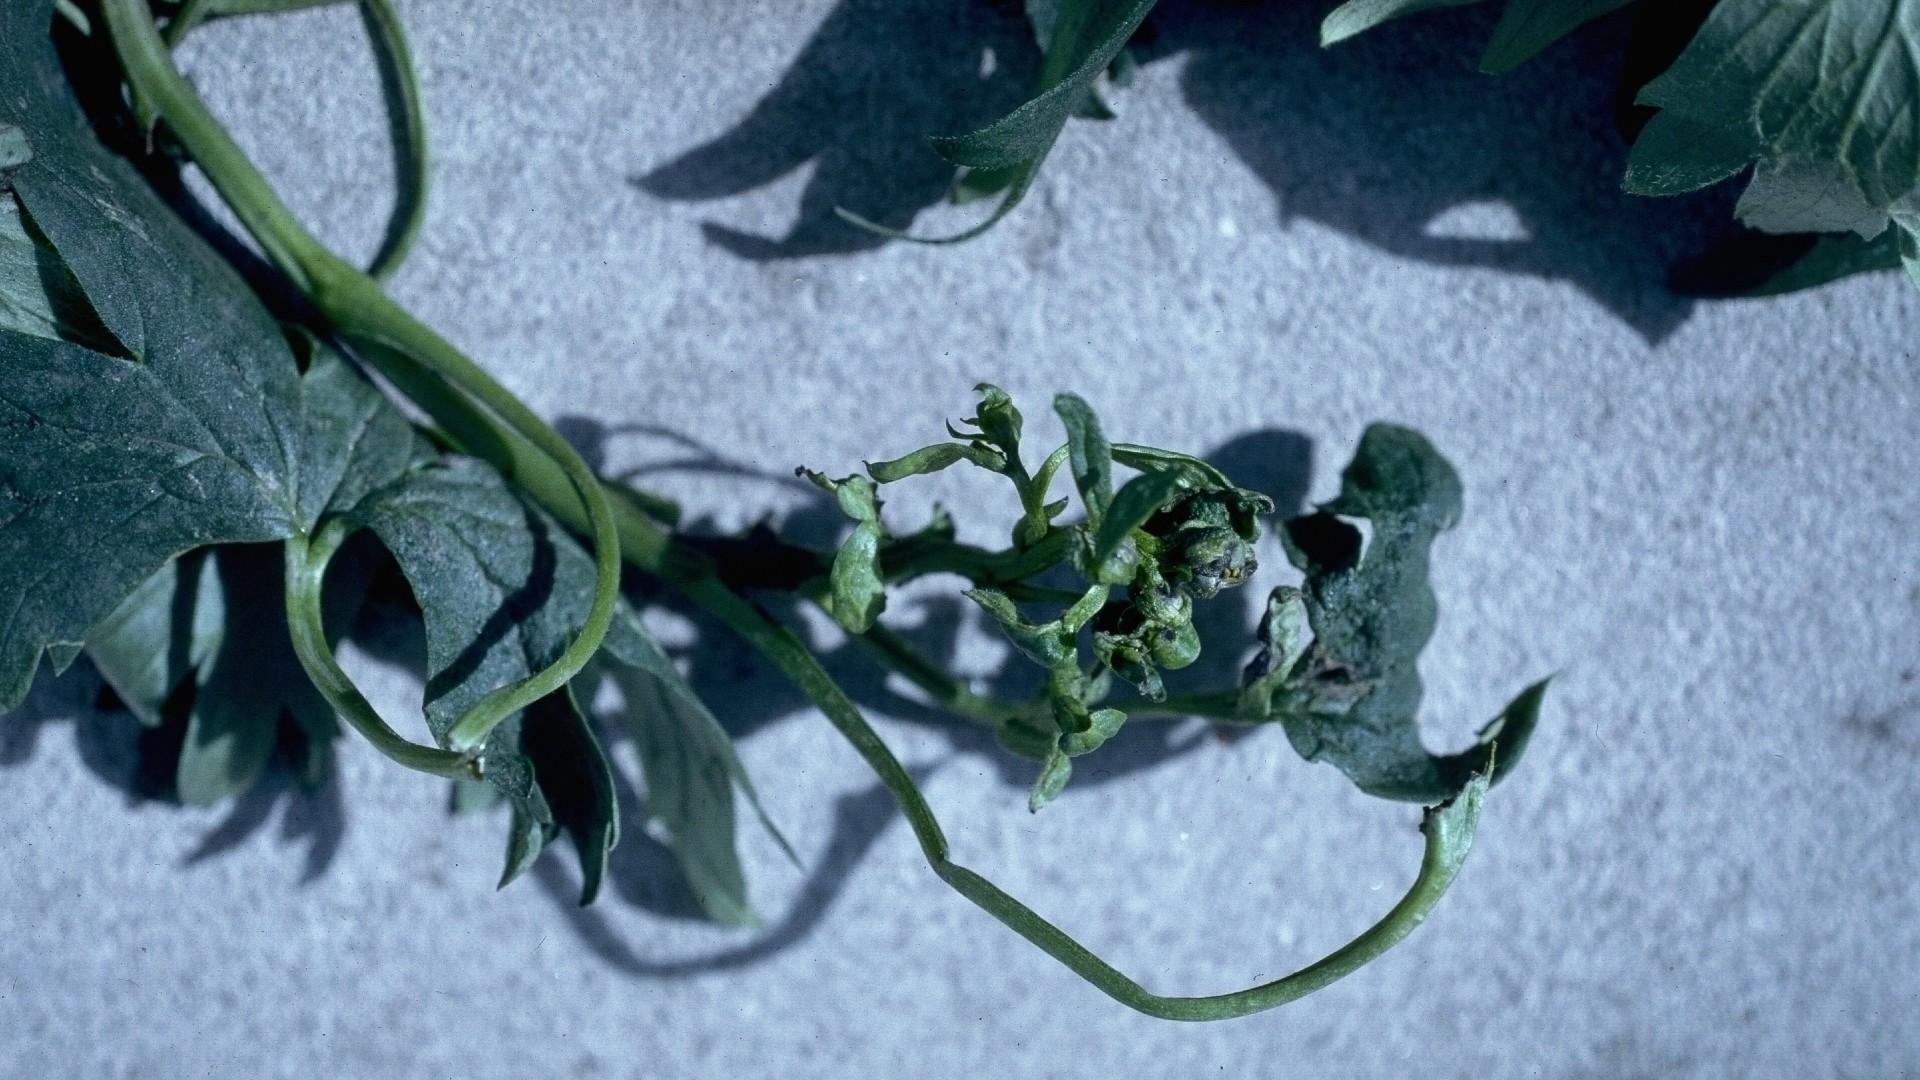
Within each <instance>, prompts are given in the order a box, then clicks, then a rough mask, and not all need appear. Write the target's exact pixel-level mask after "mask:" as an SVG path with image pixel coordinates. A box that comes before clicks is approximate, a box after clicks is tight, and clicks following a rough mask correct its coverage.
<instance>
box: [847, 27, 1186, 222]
mask: <svg viewBox="0 0 1920 1080" xmlns="http://www.w3.org/2000/svg"><path fill="white" fill-rule="evenodd" d="M1155 2H1156V0H1060V2H1059V3H1058V4H1056V5H1055V7H1056V13H1055V19H1054V26H1053V34H1052V39H1051V41H1050V42H1049V43H1048V45H1047V49H1046V58H1045V59H1044V60H1043V61H1042V63H1041V66H1040V78H1039V81H1038V83H1037V85H1036V89H1035V94H1034V96H1033V97H1032V98H1030V99H1028V100H1027V101H1026V103H1024V104H1022V105H1021V106H1020V107H1019V108H1016V109H1014V110H1013V111H1012V112H1010V113H1008V114H1007V115H1005V116H1003V117H1001V118H1000V119H999V120H996V121H994V122H993V123H992V124H989V125H987V126H986V127H984V128H981V129H979V130H978V131H974V132H971V133H969V134H966V135H947V136H936V137H934V138H933V139H931V140H930V141H931V142H932V144H933V148H934V150H935V152H937V153H938V154H939V155H940V156H941V157H944V158H946V159H947V160H948V161H951V162H953V163H954V164H955V165H959V166H961V167H963V168H966V169H971V170H977V171H978V172H981V173H985V174H987V175H986V176H983V177H981V178H980V180H979V181H978V182H976V183H974V184H971V185H969V184H968V183H967V181H966V180H965V179H964V178H963V179H962V181H961V183H962V185H963V186H966V187H970V188H971V189H972V190H970V191H969V194H970V195H972V196H974V197H978V196H979V195H981V194H984V193H986V192H989V191H995V190H1004V191H1005V195H1004V196H1003V197H1002V199H1001V202H1000V205H999V206H998V207H997V208H996V209H995V210H994V212H993V214H992V216H990V217H988V218H987V220H986V221H984V222H982V223H980V224H979V225H977V226H975V227H973V228H971V229H967V230H965V231H964V232H961V233H958V234H955V235H953V236H946V237H938V238H933V239H926V240H921V242H923V243H936V244H945V243H957V242H959V241H962V240H969V239H972V238H973V237H975V236H978V235H980V234H981V233H983V232H985V231H987V230H988V229H990V228H992V227H993V226H994V225H995V224H996V223H998V222H999V221H1000V219H1001V218H1004V217H1006V216H1007V214H1009V213H1011V212H1012V211H1013V208H1014V207H1016V206H1018V205H1020V201H1021V200H1022V199H1024V198H1025V197H1026V194H1027V191H1028V189H1030V188H1031V187H1032V186H1033V181H1034V178H1035V176H1037V175H1038V174H1039V171H1040V165H1041V163H1042V162H1044V161H1045V160H1046V158H1047V154H1048V153H1050V152H1051V151H1052V150H1053V144H1054V143H1055V142H1056V141H1058V140H1059V138H1060V132H1061V131H1062V130H1064V129H1065V128H1066V126H1067V120H1068V119H1069V118H1070V117H1072V116H1074V115H1076V114H1077V113H1079V112H1080V111H1081V109H1082V108H1083V107H1084V106H1085V104H1086V101H1087V99H1088V97H1089V96H1090V95H1091V94H1092V93H1093V88H1094V82H1095V81H1096V80H1097V79H1098V78H1099V77H1100V73H1101V72H1103V71H1105V70H1106V69H1107V67H1108V65H1110V64H1112V63H1113V61H1114V59H1115V58H1116V57H1118V56H1119V55H1120V52H1121V50H1122V49H1124V48H1126V44H1127V39H1128V38H1130V37H1132V36H1133V32H1134V31H1135V30H1137V29H1139V27H1140V23H1141V22H1142V21H1143V20H1144V19H1146V17H1147V13H1148V12H1150V11H1152V10H1153V5H1154V3H1155ZM839 213H840V216H841V217H843V218H846V219H847V220H849V221H852V222H853V223H854V224H856V225H860V226H861V227H863V228H867V229H870V230H872V231H875V232H879V233H883V234H885V235H889V236H895V237H899V238H901V239H907V240H916V239H920V238H918V237H912V236H907V235H906V234H903V233H900V232H897V231H895V230H892V229H888V228H886V227H884V226H881V225H877V224H875V223H874V222H871V221H868V220H867V219H865V218H862V217H860V216H858V215H856V214H852V213H849V212H847V211H846V210H840V211H839Z"/></svg>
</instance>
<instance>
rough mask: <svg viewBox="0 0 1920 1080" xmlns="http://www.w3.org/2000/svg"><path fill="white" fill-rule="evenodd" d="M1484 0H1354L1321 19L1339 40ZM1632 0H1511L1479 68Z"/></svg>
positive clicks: (1518, 59)
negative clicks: (1382, 25)
mask: <svg viewBox="0 0 1920 1080" xmlns="http://www.w3.org/2000/svg"><path fill="white" fill-rule="evenodd" d="M1480 2H1481V0H1349V2H1348V3H1345V4H1342V5H1340V6H1339V7H1338V8H1335V9H1334V10H1333V12H1332V13H1330V14H1329V15H1328V16H1327V17H1326V19H1325V20H1324V21H1322V22H1321V24H1320V44H1321V45H1322V46H1327V45H1337V44H1339V43H1340V42H1342V41H1345V40H1347V39H1348V38H1350V37H1354V36H1356V35H1358V34H1362V33H1365V32H1366V31H1368V30H1371V29H1373V28H1374V27H1376V26H1379V25H1380V24H1381V23H1385V22H1390V21H1392V20H1394V19H1398V18H1401V17H1403V16H1406V15H1413V14H1417V13H1419V12H1422V11H1431V10H1433V9H1435V8H1452V7H1465V6H1467V5H1469V4H1477V3H1480ZM1632 2H1633V0H1507V3H1506V6H1505V7H1504V8H1502V9H1501V12H1500V22H1499V24H1498V25H1496V26H1495V27H1494V28H1493V37H1492V38H1491V39H1490V40H1489V41H1488V42H1487V48H1486V52H1484V53H1482V54H1481V57H1480V70H1481V71H1484V72H1486V73H1487V74H1489V75H1498V74H1501V73H1503V72H1506V71H1510V70H1512V69H1513V68H1516V67H1518V66H1520V65H1521V64H1522V63H1524V62H1526V61H1527V60H1530V59H1532V58H1533V57H1534V56H1535V55H1537V54H1538V53H1539V52H1540V51H1541V50H1542V49H1545V48H1546V47H1547V46H1549V45H1551V44H1553V43H1554V42H1556V41H1558V40H1560V39H1561V38H1563V37H1565V36H1567V35H1568V34H1569V33H1572V32H1573V31H1574V30H1575V29H1576V28H1578V27H1579V26H1581V25H1582V24H1584V23H1586V22H1588V21H1590V20H1593V19H1597V18H1599V17H1600V16H1602V15H1605V14H1606V13H1608V12H1610V11H1614V10H1617V9H1619V8H1623V7H1625V6H1627V5H1628V4H1630V3H1632Z"/></svg>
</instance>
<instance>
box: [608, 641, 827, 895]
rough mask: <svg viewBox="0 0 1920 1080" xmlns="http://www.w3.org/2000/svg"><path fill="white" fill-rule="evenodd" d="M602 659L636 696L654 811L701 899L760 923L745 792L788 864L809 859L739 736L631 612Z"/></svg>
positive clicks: (634, 715) (630, 721)
mask: <svg viewBox="0 0 1920 1080" xmlns="http://www.w3.org/2000/svg"><path fill="white" fill-rule="evenodd" d="M602 657H603V660H602V663H603V664H604V665H605V667H606V670H607V671H608V673H609V674H610V675H611V676H612V677H613V679H614V681H615V682H616V683H617V684H618V685H619V687H620V689H621V693H622V696H623V697H624V698H625V699H626V700H625V705H626V707H625V709H624V710H623V715H624V716H625V718H626V722H627V726H628V728H629V730H631V731H632V733H633V737H634V742H635V744H636V746H637V748H638V750H639V754H640V768H641V771H642V772H643V773H644V774H645V776H646V781H647V809H648V810H649V811H650V812H651V813H652V814H653V815H654V816H655V817H657V818H658V819H659V820H660V823H661V824H662V825H663V826H665V827H666V830H667V834H668V836H669V837H670V838H671V839H672V841H673V854H674V858H675V860H676V861H677V862H678V863H679V864H680V870H681V872H682V873H684V874H685V875H686V877H687V883H688V884H689V885H690V886H691V887H692V889H693V893H694V896H695V897H696V898H697V899H698V900H699V901H700V906H701V908H702V909H703V910H705V911H706V913H707V916H708V917H709V918H711V919H713V920H715V921H716V922H721V923H726V924H729V925H736V926H748V925H754V924H755V923H757V922H758V919H757V918H756V916H755V915H754V912H753V907H752V905H750V904H749V903H748V901H747V892H746V878H745V875H744V874H743V872H742V871H741V869H740V858H739V855H738V854H737V853H736V849H735V840H734V805H733V804H734V791H735V790H736V789H738V791H739V792H740V794H742V795H744V796H746V799H747V802H748V804H749V805H750V806H752V807H753V810H754V813H755V814H756V815H758V816H759V818H760V823H761V825H762V826H764V827H765V828H766V830H767V832H768V833H769V834H771V835H772V836H773V839H774V842H775V843H777V844H779V845H780V848H781V850H782V851H783V852H785V853H786V855H787V858H789V859H791V860H793V861H794V863H795V865H798V864H799V859H798V857H797V856H796V855H795V854H794V852H793V848H792V847H791V846H790V845H788V843H787V840H786V838H785V837H784V836H782V835H781V834H780V830H779V829H777V828H775V827H774V824H773V821H772V819H771V818H769V817H768V816H767V812H766V809H765V808H764V807H762V806H761V804H760V796H759V795H758V794H757V793H756V792H755V791H754V787H753V783H752V782H751V781H750V780H749V779H748V778H747V771H746V769H745V767H743V766H742V765H741V764H740V759H739V756H738V755H736V754H735V753H734V749H733V740H732V739H730V738H728V737H727V733H726V730H725V729H724V728H722V727H721V726H720V722H719V721H718V720H716V719H714V716H713V713H711V712H710V711H708V709H707V707H706V705H704V704H702V703H701V701H700V698H699V696H698V695H696V694H695V693H694V692H693V688H692V687H691V686H688V685H687V682H686V680H685V679H684V678H682V677H681V675H680V672H679V671H678V670H676V669H675V668H674V666H673V662H672V661H671V660H669V659H668V658H667V656H666V654H665V653H663V652H661V651H660V647H659V646H658V645H656V644H654V641H653V639H652V638H651V637H650V636H648V635H647V634H646V632H645V631H644V630H642V629H641V628H640V625H639V623H638V621H637V620H635V619H634V618H633V616H632V614H631V613H630V612H629V613H623V614H622V615H621V617H620V618H619V619H618V620H616V622H615V629H614V632H613V633H611V634H609V635H608V636H607V648H606V651H605V652H604V653H603V654H602Z"/></svg>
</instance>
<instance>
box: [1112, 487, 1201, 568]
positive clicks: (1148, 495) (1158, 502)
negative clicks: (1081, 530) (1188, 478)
mask: <svg viewBox="0 0 1920 1080" xmlns="http://www.w3.org/2000/svg"><path fill="white" fill-rule="evenodd" d="M1180 488H1181V481H1180V475H1179V474H1178V473H1173V472H1152V473H1141V474H1140V475H1139V476H1136V477H1134V478H1133V479H1131V480H1129V481H1127V482H1126V483H1125V484H1123V485H1121V487H1120V490H1119V491H1117V492H1115V493H1114V496H1113V503H1112V505H1111V506H1109V507H1108V508H1107V513H1106V516H1105V517H1103V518H1102V519H1101V521H1100V527H1099V528H1098V529H1097V530H1095V532H1094V535H1093V560H1092V564H1093V565H1094V566H1099V565H1100V564H1102V563H1104V562H1106V560H1107V557H1108V556H1109V555H1112V554H1113V553H1114V552H1115V551H1116V550H1118V549H1119V547H1120V545H1121V543H1122V542H1124V541H1125V540H1126V539H1127V537H1128V535H1129V534H1131V533H1132V532H1133V530H1135V529H1137V528H1139V527H1140V526H1142V525H1145V524H1146V523H1147V521H1148V519H1150V518H1152V517H1153V515H1154V513H1155V512H1156V511H1158V510H1159V509H1160V507H1161V506H1163V505H1164V504H1165V503H1166V501H1167V500H1168V499H1170V498H1172V497H1173V495H1174V493H1175V492H1177V491H1179V490H1180Z"/></svg>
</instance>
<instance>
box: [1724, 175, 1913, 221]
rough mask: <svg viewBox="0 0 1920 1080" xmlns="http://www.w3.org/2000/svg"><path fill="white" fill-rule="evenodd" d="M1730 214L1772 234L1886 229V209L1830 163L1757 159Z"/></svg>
mask: <svg viewBox="0 0 1920 1080" xmlns="http://www.w3.org/2000/svg"><path fill="white" fill-rule="evenodd" d="M1908 201H1911V200H1910V199H1909V200H1908ZM1733 213H1734V216H1735V217H1737V218H1739V219H1740V220H1741V221H1742V222H1744V223H1745V224H1746V225H1747V227H1749V228H1753V229H1759V230H1760V231H1762V232H1770V233H1795V232H1852V233H1857V234H1858V235H1859V236H1860V238H1861V239H1862V240H1872V239H1874V238H1875V237H1877V236H1879V235H1880V234H1881V233H1882V232H1884V231H1886V228H1887V209H1886V208H1875V207H1873V206H1870V205H1868V203H1867V201H1866V198H1865V197H1864V196H1862V195H1861V194H1860V192H1858V191H1857V190H1855V189H1854V188H1853V186H1852V185H1850V184H1848V183H1847V182H1846V179H1845V177H1844V176H1842V175H1841V170H1840V168H1839V166H1837V165H1834V164H1831V163H1812V162H1797V163H1794V164H1792V165H1786V166H1775V165H1770V164H1767V163H1764V162H1763V163H1761V164H1760V165H1759V166H1758V167H1756V168H1755V169H1754V171H1753V179H1752V180H1750V181H1748V183H1747V189H1746V190H1745V191H1743V192H1741V193H1740V201H1739V202H1738V203H1737V204H1735V206H1734V208H1733Z"/></svg>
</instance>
